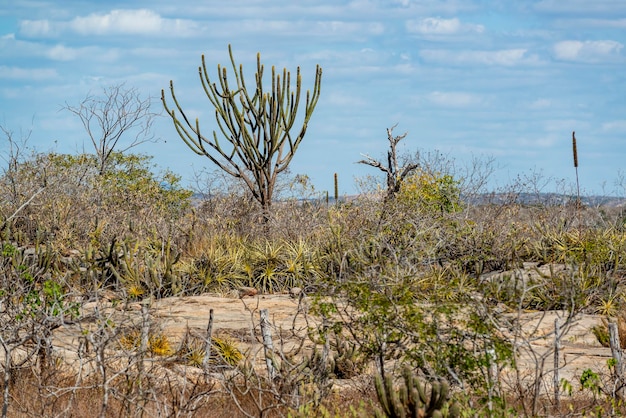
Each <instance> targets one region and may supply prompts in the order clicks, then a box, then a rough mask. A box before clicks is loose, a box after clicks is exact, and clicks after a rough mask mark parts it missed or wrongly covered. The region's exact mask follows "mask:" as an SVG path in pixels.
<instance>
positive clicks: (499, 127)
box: [0, 0, 626, 196]
mask: <svg viewBox="0 0 626 418" xmlns="http://www.w3.org/2000/svg"><path fill="white" fill-rule="evenodd" d="M229 44H231V45H232V48H233V53H234V56H235V59H236V61H237V62H238V63H241V64H242V65H243V67H244V71H246V73H249V74H250V76H249V77H248V80H249V81H248V84H250V83H252V81H253V74H254V70H255V66H256V55H257V52H259V53H260V54H261V60H262V62H263V64H265V66H266V77H269V76H268V73H269V70H268V69H269V68H270V67H271V66H272V65H275V66H276V67H277V69H279V70H282V69H283V68H287V69H288V70H290V71H291V72H292V73H295V71H296V68H297V67H300V70H301V74H302V84H303V89H312V87H313V80H314V76H315V68H316V65H318V64H319V65H320V66H321V67H322V69H323V77H322V85H321V96H320V99H319V102H318V104H317V107H316V109H315V111H314V113H313V116H312V118H311V120H310V122H309V125H308V129H307V133H306V136H305V138H304V140H303V141H302V143H301V145H300V147H299V149H298V151H297V153H296V156H295V157H294V159H293V161H292V163H291V166H290V168H291V173H292V174H306V175H308V176H309V178H310V179H311V182H312V183H313V185H314V186H315V188H316V189H317V190H318V191H324V190H330V191H332V190H333V175H334V173H337V174H338V179H339V190H340V193H341V194H353V193H355V192H357V191H358V190H359V188H358V186H357V184H358V183H359V179H361V178H363V177H364V176H366V175H379V174H382V173H381V172H380V171H378V170H376V169H374V168H372V167H369V166H366V165H363V164H357V161H359V160H361V159H363V155H364V154H365V155H370V156H372V157H374V158H377V159H383V160H384V159H385V157H384V156H385V153H386V151H387V148H388V145H389V144H388V141H387V132H386V130H387V128H390V127H392V126H394V125H396V124H397V126H396V128H395V130H394V134H402V133H405V132H406V133H407V136H406V138H405V139H404V140H403V141H402V142H401V147H400V151H401V152H403V153H413V152H415V151H418V150H419V151H421V152H423V153H427V152H435V151H438V152H441V153H443V154H444V155H446V156H447V157H449V158H451V159H453V160H454V161H456V163H457V165H460V166H462V165H467V166H471V164H472V163H471V161H473V160H474V159H479V160H490V159H492V160H493V161H494V162H495V168H496V170H495V172H494V173H493V174H492V175H491V177H490V178H489V188H491V189H497V188H500V187H504V186H506V185H508V184H511V183H512V182H515V181H516V179H518V178H522V179H532V178H535V179H536V178H537V177H540V178H541V179H546V181H545V184H544V180H541V181H536V183H537V184H540V183H541V184H540V187H541V188H542V190H543V191H552V189H556V188H559V187H560V186H559V185H560V184H562V183H563V181H564V182H566V183H568V184H572V182H575V170H574V167H573V158H572V143H571V141H572V131H576V139H577V145H578V161H579V178H580V184H581V189H582V192H583V193H584V194H618V195H620V194H621V195H622V196H623V195H624V194H625V190H626V189H625V188H624V187H621V188H620V187H616V186H615V183H616V182H618V179H619V178H620V176H621V175H622V174H623V168H624V165H625V164H624V161H625V160H626V50H625V49H624V45H625V44H626V2H625V1H623V0H594V1H589V0H568V1H562V0H519V1H510V0H438V1H435V0H386V1H385V0H354V1H345V0H301V1H300V0H289V1H287V0H275V1H261V0H231V1H228V2H226V1H200V0H179V1H171V0H167V1H165V0H149V1H147V0H134V1H128V0H124V1H120V0H107V1H95V0H91V1H89V0H4V1H2V2H1V3H0V126H2V127H3V128H4V129H5V130H9V131H11V132H13V133H14V134H13V135H14V136H15V137H19V136H20V135H26V134H27V133H28V132H31V133H30V139H29V142H28V144H29V146H31V147H32V148H34V149H36V150H37V151H41V152H47V151H55V152H64V153H77V152H81V151H82V150H87V151H89V146H90V145H89V144H90V143H89V142H88V137H87V136H86V133H85V130H84V127H83V126H82V124H81V122H80V120H79V119H78V118H77V117H76V116H75V115H74V114H72V113H71V112H69V111H67V110H63V107H64V106H67V105H73V106H75V105H78V104H80V103H81V101H82V100H84V99H85V98H86V97H87V96H88V95H90V94H91V95H95V96H98V95H101V94H102V91H103V88H105V87H110V86H114V85H119V84H121V83H125V84H124V86H126V87H129V88H134V89H137V91H138V92H139V93H140V94H141V95H142V96H143V97H145V98H147V97H152V98H153V99H154V101H153V108H152V110H153V111H154V112H158V113H160V112H162V105H161V103H160V95H161V89H166V91H167V89H168V86H169V82H170V80H173V82H174V87H175V89H176V95H177V97H178V99H179V101H180V103H181V105H182V107H183V108H184V109H185V110H186V111H188V112H189V114H190V115H193V116H194V117H198V118H199V120H200V121H201V124H202V126H203V127H204V129H205V130H206V134H208V135H210V134H211V130H212V129H215V128H216V127H217V125H216V123H215V117H214V110H213V108H212V107H211V104H210V102H209V101H208V99H207V97H206V96H205V95H204V92H203V90H202V87H201V84H200V81H199V78H198V66H199V65H200V63H201V55H202V54H204V55H205V58H206V61H207V67H208V70H209V73H210V76H211V77H213V78H214V79H215V76H216V68H217V64H222V65H227V64H229V58H228V45H229ZM266 80H267V78H266ZM154 133H155V135H156V137H158V138H160V141H159V142H157V143H150V144H144V145H143V146H140V147H138V148H137V149H134V150H133V151H136V152H141V153H145V154H148V155H151V156H153V157H154V162H155V163H157V164H158V165H159V166H160V167H163V168H169V169H171V170H172V171H174V172H175V173H178V174H180V175H181V176H182V178H183V182H185V183H190V182H192V180H193V179H194V177H195V173H198V172H200V171H201V170H203V169H207V168H208V169H210V170H212V169H213V168H212V166H211V163H210V162H209V161H208V159H206V158H205V157H201V156H196V155H195V154H193V153H192V152H191V151H190V150H189V149H188V148H186V145H185V144H184V143H183V142H182V140H180V138H179V137H178V135H177V133H176V131H175V129H174V126H173V124H172V121H171V119H169V118H168V117H167V116H163V117H159V118H157V120H156V121H155V124H154ZM6 147H7V141H6V138H5V136H3V135H2V134H1V133H0V154H1V153H3V152H5V153H6ZM381 180H382V178H381Z"/></svg>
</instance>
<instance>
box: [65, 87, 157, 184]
mask: <svg viewBox="0 0 626 418" xmlns="http://www.w3.org/2000/svg"><path fill="white" fill-rule="evenodd" d="M151 104H152V98H151V97H148V98H142V97H141V95H140V93H139V92H138V91H137V90H136V89H134V88H126V86H125V84H124V83H121V84H116V85H112V86H109V87H104V88H103V95H102V96H100V97H98V96H93V95H91V94H89V95H87V97H86V98H85V99H84V100H83V101H82V102H81V103H80V104H79V105H78V106H70V105H68V104H67V103H66V104H65V106H64V107H63V109H65V110H69V111H70V112H72V113H73V114H75V115H76V116H78V118H79V119H80V121H81V122H82V124H83V126H84V127H85V130H86V131H87V135H88V136H89V139H90V140H91V144H92V145H93V147H94V150H95V152H96V156H97V157H98V170H99V173H100V174H104V173H105V172H106V171H107V169H108V165H109V162H110V161H111V155H112V154H113V153H114V152H120V153H123V152H126V151H128V150H129V149H131V148H134V147H136V146H137V145H140V144H143V143H145V142H152V141H154V140H155V138H154V134H152V131H151V129H152V122H153V121H154V117H155V116H156V114H155V113H152V112H151V111H150V106H151ZM126 134H129V135H130V134H134V137H131V139H130V141H127V142H123V143H121V142H120V140H121V139H122V136H124V135H126ZM122 144H123V145H122Z"/></svg>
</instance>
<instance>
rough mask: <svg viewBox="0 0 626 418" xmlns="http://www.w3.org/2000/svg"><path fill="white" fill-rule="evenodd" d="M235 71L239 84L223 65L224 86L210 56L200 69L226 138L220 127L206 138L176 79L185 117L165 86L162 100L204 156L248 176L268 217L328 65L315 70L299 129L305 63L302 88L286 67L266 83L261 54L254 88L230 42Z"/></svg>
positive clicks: (184, 135)
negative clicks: (211, 67) (171, 103)
mask: <svg viewBox="0 0 626 418" xmlns="http://www.w3.org/2000/svg"><path fill="white" fill-rule="evenodd" d="M228 52H229V55H230V61H231V64H232V70H233V73H234V76H235V82H236V86H235V88H234V89H232V88H231V86H230V85H229V83H228V77H227V71H226V68H222V67H221V66H220V65H219V64H218V66H217V73H218V77H219V86H218V85H217V84H216V83H214V82H212V81H211V79H210V78H209V73H208V71H207V69H206V64H205V60H204V55H202V66H201V67H199V68H198V72H199V75H200V81H201V83H202V87H203V89H204V92H205V93H206V95H207V97H208V98H209V101H210V102H211V104H212V105H213V106H214V107H215V118H216V120H217V125H218V126H219V132H220V133H221V135H223V136H224V138H226V143H224V142H220V140H219V139H218V132H217V131H213V137H206V136H204V135H203V134H202V133H201V131H200V123H199V122H198V119H196V121H195V123H193V122H191V121H190V119H189V118H188V116H187V115H186V114H185V112H184V111H183V109H182V108H181V106H180V104H179V102H178V100H177V99H176V95H175V94H174V83H173V82H172V81H170V92H171V96H172V99H173V101H174V104H175V106H176V109H177V110H178V112H179V113H180V116H181V117H182V118H179V117H178V116H177V115H176V111H175V109H170V108H169V107H168V105H167V102H166V100H165V92H164V91H163V90H161V100H162V101H163V106H164V107H165V109H166V110H167V113H168V114H169V115H170V116H171V117H172V121H173V122H174V126H175V127H176V131H177V132H178V134H179V135H180V137H181V138H182V139H183V141H185V143H186V144H187V146H189V148H191V150H192V151H193V152H195V153H196V154H198V155H204V156H206V157H207V158H209V160H211V161H212V162H213V163H214V164H216V165H217V166H218V167H219V168H220V169H222V170H224V171H225V172H226V173H228V174H229V175H231V176H233V177H235V178H239V179H242V180H243V182H244V183H245V184H246V186H247V188H248V189H249V190H250V191H251V192H252V195H253V196H254V198H255V199H256V200H257V201H258V202H259V203H260V205H261V207H262V209H263V214H264V219H265V220H266V221H267V219H268V216H269V211H270V207H271V204H272V197H273V194H274V186H275V185H276V179H277V176H278V175H279V174H280V173H281V172H283V171H284V170H286V169H287V167H288V165H289V163H290V162H291V159H292V158H293V156H294V154H295V152H296V149H297V148H298V146H299V145H300V142H301V141H302V139H303V138H304V134H305V133H306V129H307V125H308V122H309V119H310V118H311V115H312V114H313V110H314V109H315V105H316V104H317V100H318V98H319V95H320V84H321V79H322V69H321V68H320V66H319V65H318V66H317V68H316V72H315V83H314V87H313V93H310V92H309V91H308V90H307V93H306V103H305V106H304V120H303V122H302V127H301V128H300V131H299V132H298V133H297V134H295V135H294V134H292V133H291V130H292V128H293V126H294V124H295V122H296V113H297V110H298V106H299V105H300V92H301V85H302V79H301V76H300V67H298V69H297V75H296V89H295V92H294V91H292V90H291V73H290V72H289V71H287V69H286V68H285V69H283V73H282V78H281V75H280V74H277V73H276V70H275V68H274V67H272V87H271V90H270V91H265V90H264V88H263V69H264V66H263V65H261V55H260V54H257V71H256V74H255V81H256V87H255V88H254V90H252V89H250V90H249V89H248V87H247V85H246V83H245V81H244V74H243V66H242V65H239V67H237V65H236V64H235V60H234V58H233V53H232V49H231V47H230V45H229V46H228Z"/></svg>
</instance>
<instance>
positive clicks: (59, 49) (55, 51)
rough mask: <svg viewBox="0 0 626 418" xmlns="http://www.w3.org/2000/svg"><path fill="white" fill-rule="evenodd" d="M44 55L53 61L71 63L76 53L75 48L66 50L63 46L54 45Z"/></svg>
mask: <svg viewBox="0 0 626 418" xmlns="http://www.w3.org/2000/svg"><path fill="white" fill-rule="evenodd" d="M46 55H48V57H49V58H51V59H53V60H55V61H72V60H75V59H76V57H77V56H78V51H77V50H76V49H75V48H68V47H66V46H64V45H55V46H54V47H52V48H51V49H50V50H49V51H48V53H47V54H46Z"/></svg>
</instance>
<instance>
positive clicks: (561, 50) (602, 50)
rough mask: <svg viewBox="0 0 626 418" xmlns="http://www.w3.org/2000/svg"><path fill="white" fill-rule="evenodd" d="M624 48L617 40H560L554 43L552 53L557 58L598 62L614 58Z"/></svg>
mask: <svg viewBox="0 0 626 418" xmlns="http://www.w3.org/2000/svg"><path fill="white" fill-rule="evenodd" d="M623 48H624V45H622V44H621V43H619V42H616V41H611V40H604V41H561V42H557V43H556V44H554V55H555V57H556V58H557V59H559V60H564V61H582V62H600V61H609V60H614V59H615V58H617V57H619V56H620V53H621V50H622V49H623Z"/></svg>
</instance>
